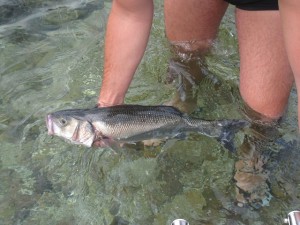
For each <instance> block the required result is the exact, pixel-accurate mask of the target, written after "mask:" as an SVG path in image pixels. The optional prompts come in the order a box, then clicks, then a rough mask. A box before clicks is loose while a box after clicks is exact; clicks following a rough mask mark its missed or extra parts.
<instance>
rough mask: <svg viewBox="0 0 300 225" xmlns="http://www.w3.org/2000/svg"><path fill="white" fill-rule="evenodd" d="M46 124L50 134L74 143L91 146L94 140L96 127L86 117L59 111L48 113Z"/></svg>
mask: <svg viewBox="0 0 300 225" xmlns="http://www.w3.org/2000/svg"><path fill="white" fill-rule="evenodd" d="M46 125H47V129H48V134H49V135H55V136H58V137H62V138H63V139H65V140H68V141H71V142H72V143H74V144H82V145H85V146H88V147H91V146H92V144H93V142H94V137H95V133H94V128H93V126H92V124H91V123H89V122H88V121H87V120H85V118H84V117H81V116H78V115H76V113H74V115H73V114H72V111H70V112H68V111H66V110H64V111H58V112H55V113H51V114H48V115H47V118H46Z"/></svg>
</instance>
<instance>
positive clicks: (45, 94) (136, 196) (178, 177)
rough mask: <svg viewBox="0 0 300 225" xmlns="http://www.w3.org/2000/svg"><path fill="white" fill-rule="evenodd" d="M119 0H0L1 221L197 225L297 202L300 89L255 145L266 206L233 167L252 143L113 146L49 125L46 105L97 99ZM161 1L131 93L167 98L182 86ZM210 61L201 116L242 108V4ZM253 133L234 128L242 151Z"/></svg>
mask: <svg viewBox="0 0 300 225" xmlns="http://www.w3.org/2000/svg"><path fill="white" fill-rule="evenodd" d="M110 6H111V2H110V1H101V0H97V1H96V0H78V1H75V0H64V1H56V0H52V1H50V0H49V1H47V0H13V1H11V0H4V1H0V103H1V104H0V144H1V145H0V224H3V225H9V224H26V225H27V224H28V225H29V224H51V225H52V224H53V225H56V224H57V225H66V224H99V225H102V224H103V225H116V224H120V225H121V224H122V225H123V224H134V225H135V224H143V225H148V224H149V225H152V224H153V225H164V224H171V222H172V221H173V220H175V219H177V218H184V219H186V220H188V221H189V222H190V224H191V225H195V224H197V225H198V224H207V225H208V224H213V225H214V224H216V225H217V224H218V225H219V224H230V225H233V224H241V225H242V224H245V225H246V224H251V225H252V224H255V225H262V224H282V220H283V218H284V217H285V216H286V215H287V213H288V212H290V211H292V210H296V209H300V176H299V174H300V164H299V161H300V154H299V153H298V151H299V144H298V141H297V139H298V134H297V129H298V128H297V116H296V114H297V113H296V105H297V99H296V91H295V90H294V89H293V90H292V92H291V97H290V102H289V105H288V109H287V112H286V115H285V116H284V118H283V120H282V122H281V124H280V126H276V127H272V128H271V129H270V130H271V131H267V133H268V132H275V133H276V136H275V138H272V140H269V139H267V138H260V139H259V140H257V141H255V143H254V144H255V146H257V149H259V150H257V152H259V154H258V155H256V156H255V157H256V158H255V157H254V156H253V157H254V158H255V160H256V164H259V163H258V162H263V163H261V164H260V165H257V166H256V170H257V171H256V173H257V174H259V177H267V179H266V182H262V183H260V184H262V186H263V187H261V189H262V190H268V191H266V192H264V191H262V192H263V193H265V194H266V196H263V197H262V198H261V199H262V202H261V204H259V205H257V204H252V205H243V206H242V205H238V204H237V196H236V187H235V186H236V179H235V178H234V177H235V174H236V171H237V166H238V162H239V161H240V160H241V159H244V158H243V157H242V155H243V154H242V153H241V152H243V150H239V151H238V152H237V153H231V152H228V151H227V150H226V149H224V148H223V147H222V146H221V145H220V143H219V142H217V141H216V140H214V139H211V138H208V137H203V136H200V135H195V134H194V135H190V136H189V137H188V138H187V139H185V140H169V141H167V142H166V143H164V144H162V145H160V146H158V147H152V148H150V147H145V148H143V147H142V148H140V147H139V148H138V147H137V146H127V147H124V153H123V154H114V152H113V151H111V149H109V148H97V149H90V148H85V147H82V146H75V145H71V144H69V143H66V142H64V141H63V140H61V139H59V138H56V137H54V138H51V137H49V136H48V135H47V131H46V126H45V115H46V114H47V113H49V112H53V111H56V110H59V109H66V108H89V107H94V105H95V103H96V101H97V96H98V92H99V88H100V84H101V79H102V71H103V45H104V31H105V24H106V20H107V14H108V12H109V9H110ZM155 7H156V9H155V10H156V11H155V19H154V23H153V28H152V33H151V38H150V42H149V45H148V48H147V51H146V54H145V57H144V59H143V62H142V63H141V65H140V67H139V68H138V71H137V73H136V76H135V78H134V81H133V83H132V85H131V87H130V90H129V92H128V94H127V98H126V103H134V104H144V105H157V104H161V103H163V102H167V101H170V99H171V98H172V96H173V95H174V93H175V90H176V87H175V86H174V85H172V84H166V82H165V79H166V71H167V67H168V60H169V58H170V55H171V54H170V49H169V46H168V43H167V40H166V39H165V35H164V23H163V4H162V3H161V1H156V4H155ZM207 64H208V68H209V71H210V72H209V74H210V75H209V76H208V77H209V78H207V79H206V80H204V81H203V82H202V83H200V85H199V87H198V90H197V93H198V97H197V110H196V112H195V113H194V116H197V117H200V118H205V119H221V118H229V119H230V118H231V119H232V118H243V117H244V115H243V113H241V111H242V110H241V109H242V108H243V106H242V101H241V99H240V96H239V92H238V82H239V81H238V80H239V78H238V66H239V57H238V51H237V40H236V31H235V24H234V10H233V8H229V10H228V12H227V14H226V16H225V17H224V20H223V21H222V25H221V28H220V32H219V36H218V40H217V41H216V43H215V45H214V48H213V49H212V53H211V54H210V55H209V56H208V58H207ZM212 77H213V78H212ZM248 132H249V131H248ZM246 135H247V131H242V132H239V133H238V134H237V137H236V140H235V141H236V145H237V146H240V149H243V148H242V147H241V146H243V144H242V142H243V140H244V139H245V137H246ZM250 136H251V135H250ZM266 136H268V135H266ZM249 160H250V161H251V158H250V159H249ZM240 179H241V180H242V181H243V182H245V183H247V182H248V183H249V180H247V179H246V178H243V177H242V178H240ZM250 181H253V183H255V182H256V180H250ZM250 183H251V182H250ZM258 189H259V187H258Z"/></svg>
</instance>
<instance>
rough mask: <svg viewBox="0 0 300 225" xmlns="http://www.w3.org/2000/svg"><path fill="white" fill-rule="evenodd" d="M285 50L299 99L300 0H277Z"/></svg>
mask: <svg viewBox="0 0 300 225" xmlns="http://www.w3.org/2000/svg"><path fill="white" fill-rule="evenodd" d="M279 9H280V16H281V19H282V26H283V33H284V35H283V36H284V40H285V46H286V51H287V54H288V58H289V61H290V64H291V67H292V70H293V73H294V76H295V82H296V87H297V92H298V101H299V99H300V63H299V57H300V30H299V27H300V1H299V0H279ZM298 125H299V129H300V104H299V103H298Z"/></svg>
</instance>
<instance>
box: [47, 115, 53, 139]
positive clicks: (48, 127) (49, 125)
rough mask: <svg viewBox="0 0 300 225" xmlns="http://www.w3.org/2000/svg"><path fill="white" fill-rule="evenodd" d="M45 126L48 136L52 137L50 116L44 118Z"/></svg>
mask: <svg viewBox="0 0 300 225" xmlns="http://www.w3.org/2000/svg"><path fill="white" fill-rule="evenodd" d="M46 126H47V129H48V134H49V135H53V134H54V131H53V122H52V118H51V115H50V114H49V115H47V116H46Z"/></svg>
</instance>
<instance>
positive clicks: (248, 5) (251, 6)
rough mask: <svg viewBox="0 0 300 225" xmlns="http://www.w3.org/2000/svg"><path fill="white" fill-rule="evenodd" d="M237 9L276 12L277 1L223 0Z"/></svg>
mask: <svg viewBox="0 0 300 225" xmlns="http://www.w3.org/2000/svg"><path fill="white" fill-rule="evenodd" d="M225 1H226V2H228V3H230V4H232V5H235V6H236V7H237V8H239V9H244V10H251V11H259V10H278V0H225Z"/></svg>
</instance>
